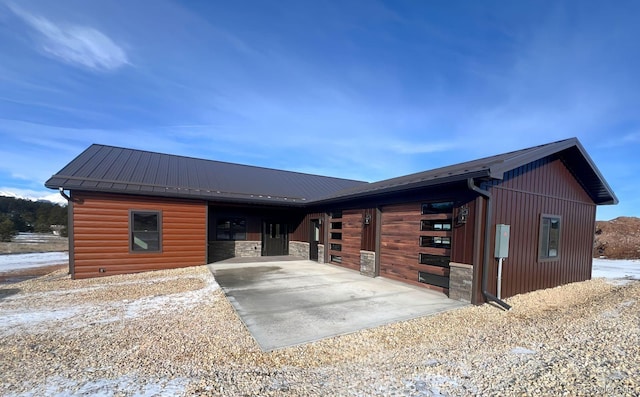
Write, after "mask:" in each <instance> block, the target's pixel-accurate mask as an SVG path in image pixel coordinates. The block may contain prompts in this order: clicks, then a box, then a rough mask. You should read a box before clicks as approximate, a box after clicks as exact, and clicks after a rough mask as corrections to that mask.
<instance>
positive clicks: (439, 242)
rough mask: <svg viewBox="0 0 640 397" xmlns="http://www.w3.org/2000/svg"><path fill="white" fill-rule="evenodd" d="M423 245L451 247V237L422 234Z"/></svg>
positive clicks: (421, 242) (421, 243) (421, 244)
mask: <svg viewBox="0 0 640 397" xmlns="http://www.w3.org/2000/svg"><path fill="white" fill-rule="evenodd" d="M420 246H421V247H432V248H451V237H442V236H420Z"/></svg>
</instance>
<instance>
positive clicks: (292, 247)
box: [289, 241, 309, 259]
mask: <svg viewBox="0 0 640 397" xmlns="http://www.w3.org/2000/svg"><path fill="white" fill-rule="evenodd" d="M289 256H296V257H299V258H304V259H309V243H306V242H304V241H289Z"/></svg>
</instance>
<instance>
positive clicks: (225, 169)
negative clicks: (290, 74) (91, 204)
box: [45, 145, 366, 203]
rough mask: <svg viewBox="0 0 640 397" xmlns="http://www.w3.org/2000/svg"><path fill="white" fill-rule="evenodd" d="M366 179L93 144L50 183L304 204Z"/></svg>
mask: <svg viewBox="0 0 640 397" xmlns="http://www.w3.org/2000/svg"><path fill="white" fill-rule="evenodd" d="M360 184H366V182H362V181H354V180H348V179H340V178H331V177H325V176H319V175H310V174H303V173H298V172H290V171H281V170H274V169H268V168H261V167H254V166H247V165H240V164H232V163H225V162H219V161H211V160H203V159H196V158H191V157H182V156H175V155H168V154H160V153H153V152H146V151H139V150H133V149H126V148H118V147H113V146H104V145H92V146H90V147H89V148H88V149H87V150H85V151H84V152H82V153H81V154H80V155H79V156H78V157H76V158H75V159H74V160H73V161H71V162H70V163H69V164H68V165H67V166H65V167H64V168H63V169H62V170H60V171H59V172H58V173H57V174H55V175H54V176H52V177H51V178H50V179H49V180H48V181H47V182H46V183H45V185H46V186H47V187H49V188H58V187H63V188H65V189H70V188H73V189H78V190H82V189H86V190H100V191H111V192H120V193H139V192H140V191H142V190H144V191H145V192H152V193H154V194H161V195H162V194H166V195H172V196H181V197H194V196H195V197H200V198H209V199H230V200H245V199H246V200H251V201H254V202H260V201H265V202H272V201H276V202H278V201H281V202H290V203H304V202H308V201H311V200H313V199H315V198H317V197H320V196H322V195H324V194H326V193H327V192H335V191H338V190H343V189H345V188H349V187H352V186H356V185H360Z"/></svg>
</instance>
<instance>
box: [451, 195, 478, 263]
mask: <svg viewBox="0 0 640 397" xmlns="http://www.w3.org/2000/svg"><path fill="white" fill-rule="evenodd" d="M463 206H466V207H467V209H468V210H469V214H468V215H467V220H466V223H459V224H456V223H455V218H456V217H458V216H459V215H460V208H459V207H458V208H456V209H455V211H454V213H453V216H454V226H453V238H452V244H451V262H457V263H464V264H467V265H473V264H474V263H473V249H474V243H475V233H474V231H475V224H476V202H475V200H472V201H470V202H467V203H465V204H463Z"/></svg>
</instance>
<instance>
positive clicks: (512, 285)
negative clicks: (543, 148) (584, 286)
mask: <svg viewBox="0 0 640 397" xmlns="http://www.w3.org/2000/svg"><path fill="white" fill-rule="evenodd" d="M491 193H492V195H493V209H494V224H500V223H504V224H508V225H511V238H510V244H509V248H510V249H509V258H507V260H506V261H505V263H504V266H503V279H502V297H503V298H506V297H509V296H513V295H516V294H520V293H524V292H529V291H533V290H536V289H542V288H549V287H554V286H558V285H562V284H566V283H570V282H575V281H583V280H587V279H589V278H590V277H591V249H592V244H593V231H594V227H595V211H596V206H595V204H594V203H593V201H591V199H590V198H589V196H588V195H587V193H586V192H585V191H584V189H583V188H582V187H581V186H580V185H579V184H578V182H577V181H576V180H575V178H574V177H573V176H572V175H571V173H570V172H569V170H567V168H566V167H565V166H564V165H563V163H562V162H561V161H560V160H555V161H551V160H542V161H538V162H536V163H532V164H529V165H527V166H525V167H521V168H519V169H516V170H514V171H512V172H510V173H509V174H508V175H507V177H506V178H505V180H504V181H503V182H502V183H501V184H499V185H495V186H493V187H492V188H491ZM541 214H553V215H560V216H561V217H562V223H561V231H560V258H559V259H557V260H552V261H541V260H538V243H539V230H540V215H541ZM492 230H495V226H494V229H492ZM494 243H495V236H493V235H492V240H491V251H492V252H491V255H492V256H493V246H494ZM490 274H491V277H490V278H489V280H488V282H489V283H488V288H489V291H494V292H495V290H496V275H497V264H496V263H495V261H494V263H492V267H491V269H490Z"/></svg>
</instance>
